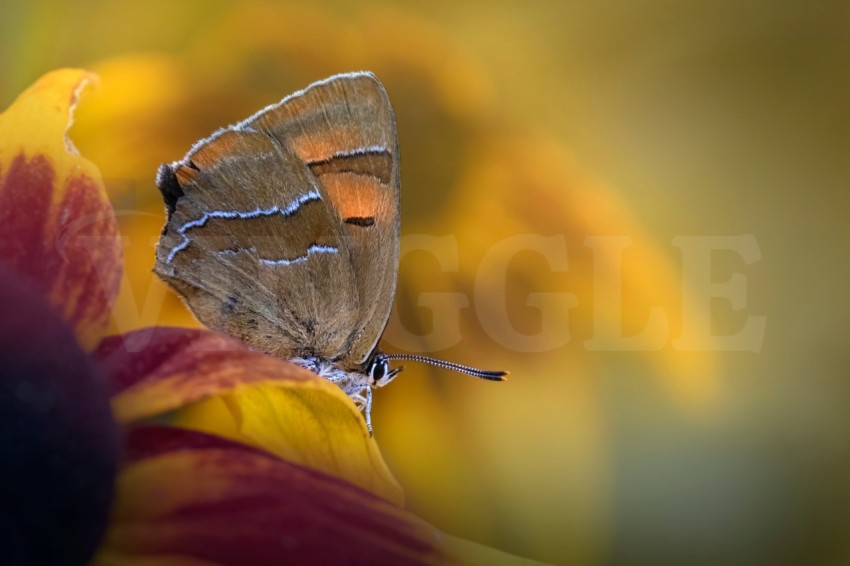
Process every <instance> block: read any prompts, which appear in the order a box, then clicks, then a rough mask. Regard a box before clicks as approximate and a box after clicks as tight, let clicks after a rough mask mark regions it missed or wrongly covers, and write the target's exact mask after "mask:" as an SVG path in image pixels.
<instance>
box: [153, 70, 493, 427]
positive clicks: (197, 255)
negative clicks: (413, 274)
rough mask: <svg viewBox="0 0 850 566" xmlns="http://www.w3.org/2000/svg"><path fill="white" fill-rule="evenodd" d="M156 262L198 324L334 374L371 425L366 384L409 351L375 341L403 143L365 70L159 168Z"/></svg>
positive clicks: (392, 250)
mask: <svg viewBox="0 0 850 566" xmlns="http://www.w3.org/2000/svg"><path fill="white" fill-rule="evenodd" d="M156 184H157V186H158V187H159V189H160V191H161V193H162V197H163V200H164V201H165V207H166V213H167V220H166V224H165V227H164V228H163V232H162V236H161V239H160V241H159V244H158V246H157V250H156V265H155V268H154V271H155V272H156V273H157V275H159V276H160V277H161V278H162V279H163V280H164V281H165V282H167V283H168V284H169V285H170V286H171V287H172V288H173V289H174V290H175V291H177V292H178V293H179V294H180V295H181V296H182V297H183V299H184V300H185V302H186V304H187V305H188V306H189V308H190V309H191V310H192V312H193V313H194V314H195V316H196V317H197V318H198V320H200V321H201V322H202V323H203V324H204V325H206V326H208V327H210V328H213V329H215V330H218V331H221V332H223V333H225V334H229V335H231V336H233V337H235V338H238V339H239V340H241V341H243V342H244V343H246V344H248V345H250V346H252V347H254V348H256V349H259V350H261V351H263V352H266V353H268V354H271V355H275V356H279V357H281V358H286V359H289V360H292V361H293V362H295V363H297V364H299V365H301V366H303V367H306V368H308V369H310V370H312V371H314V372H315V373H317V374H318V375H320V376H322V377H324V378H325V379H328V380H329V381H331V382H333V383H336V384H337V385H339V387H341V388H342V390H343V391H344V392H345V393H346V394H348V395H349V397H351V399H352V400H353V401H354V402H355V403H356V404H357V406H358V408H360V410H362V411H363V412H364V415H365V419H366V423H367V427H368V429H369V432H370V433H371V431H372V422H371V409H372V390H373V388H375V387H383V386H385V385H387V384H388V383H389V382H390V381H392V380H393V378H395V376H396V375H398V373H399V371H401V369H402V368H401V367H399V368H394V369H390V364H389V362H390V361H392V360H412V361H419V362H424V363H429V364H432V365H436V366H439V367H443V368H446V369H451V370H454V371H459V372H462V373H467V374H470V375H473V376H476V377H480V378H483V379H488V380H495V381H500V380H503V379H504V375H505V374H506V372H500V371H486V370H478V369H474V368H470V367H467V366H462V365H460V364H455V363H452V362H446V361H442V360H435V359H432V358H428V357H425V356H418V355H408V354H387V353H383V352H381V351H380V350H379V349H378V342H379V341H380V339H381V336H382V334H383V332H384V328H385V327H386V324H387V320H388V318H389V314H390V309H391V308H392V304H393V300H394V297H395V290H396V279H397V272H398V256H399V233H400V222H399V218H400V215H399V211H400V205H399V189H400V180H399V152H398V135H397V131H396V121H395V115H394V113H393V109H392V106H391V105H390V101H389V97H388V96H387V93H386V90H385V89H384V87H383V85H382V84H381V83H380V81H378V79H377V78H376V77H375V75H373V74H372V73H369V72H358V73H346V74H340V75H335V76H332V77H330V78H327V79H324V80H321V81H318V82H315V83H313V84H311V85H310V86H308V87H307V88H305V89H303V90H300V91H297V92H295V93H293V94H290V95H289V96H287V97H285V98H284V99H283V100H281V101H280V102H278V103H276V104H272V105H270V106H268V107H266V108H264V109H262V110H260V111H259V112H257V113H256V114H254V115H253V116H251V117H249V118H247V119H246V120H243V121H242V122H239V123H237V124H235V125H232V126H229V127H226V128H222V129H219V130H218V131H216V132H215V133H213V134H212V135H211V136H209V137H207V138H205V139H202V140H200V141H198V142H197V143H195V144H194V145H193V146H192V148H191V149H190V150H189V152H188V153H187V154H186V156H185V157H184V158H183V159H181V160H180V161H175V162H174V163H171V164H163V165H162V166H160V168H159V171H158V173H157V178H156Z"/></svg>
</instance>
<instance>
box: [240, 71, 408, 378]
mask: <svg viewBox="0 0 850 566" xmlns="http://www.w3.org/2000/svg"><path fill="white" fill-rule="evenodd" d="M253 123H255V124H256V125H257V126H259V127H260V128H261V129H263V130H267V131H269V132H271V133H272V134H273V135H274V136H275V138H276V139H279V140H281V142H282V143H285V144H286V145H287V146H288V147H290V148H291V149H292V151H293V152H294V153H295V154H296V155H297V156H298V157H299V158H300V159H301V160H302V161H303V162H304V163H305V164H306V165H307V166H308V167H309V169H310V171H311V172H312V173H313V175H314V176H315V177H316V179H317V181H318V182H319V184H320V185H321V187H322V192H323V194H325V195H327V198H328V200H329V201H330V202H332V203H333V208H334V212H335V213H336V219H337V222H338V224H339V226H340V227H341V232H342V237H343V240H344V241H345V243H346V247H347V248H348V251H349V257H350V258H351V261H352V272H353V273H354V277H355V282H356V286H357V293H358V297H359V299H360V300H359V304H360V307H359V311H358V320H357V323H356V324H355V328H354V331H353V333H352V334H351V336H350V343H349V346H348V348H347V351H346V352H345V354H344V356H343V358H341V360H340V362H341V365H343V366H344V367H352V368H353V367H356V366H359V365H360V364H362V363H363V362H364V361H365V360H366V358H367V357H368V356H369V355H370V354H371V352H372V351H373V350H374V349H375V346H376V344H377V342H378V340H379V339H380V337H381V334H382V333H383V331H384V327H385V326H386V323H387V319H388V318H389V314H390V310H391V309H392V305H393V300H394V298H395V289H396V278H397V274H398V253H399V230H400V222H399V218H400V210H399V186H400V183H399V158H398V135H397V131H396V123H395V115H394V113H393V110H392V106H391V105H390V101H389V97H388V96H387V93H386V91H385V90H384V87H383V86H382V85H381V83H380V82H379V81H378V79H377V78H376V77H375V76H374V75H372V74H371V73H350V74H346V75H337V76H335V77H331V78H330V79H327V80H325V81H321V82H319V83H314V84H313V85H311V86H310V87H308V88H307V89H305V90H304V91H302V92H299V93H296V94H294V95H292V96H290V97H288V98H287V99H285V100H284V102H283V103H282V104H280V105H279V106H276V107H274V108H271V109H269V110H268V111H267V112H263V113H262V114H261V115H260V116H259V117H258V118H257V119H256V120H255V121H254V122H253Z"/></svg>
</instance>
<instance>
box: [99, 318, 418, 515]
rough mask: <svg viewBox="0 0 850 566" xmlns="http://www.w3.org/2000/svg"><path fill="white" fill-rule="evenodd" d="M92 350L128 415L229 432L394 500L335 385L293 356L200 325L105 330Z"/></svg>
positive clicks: (393, 486)
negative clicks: (252, 346)
mask: <svg viewBox="0 0 850 566" xmlns="http://www.w3.org/2000/svg"><path fill="white" fill-rule="evenodd" d="M94 355H95V357H96V358H97V359H98V361H99V362H100V365H101V366H102V367H103V368H104V370H105V371H106V372H107V375H108V376H109V378H110V381H111V382H112V384H113V388H114V391H115V392H114V394H113V397H112V408H113V412H114V414H115V417H116V419H117V420H118V421H119V422H122V423H125V424H129V423H134V422H139V421H142V420H147V419H152V418H154V417H158V418H160V419H162V418H163V415H165V414H166V413H168V414H169V415H168V420H169V422H170V423H171V424H175V425H178V426H182V427H185V428H191V429H193V430H199V431H204V432H208V433H211V434H215V435H218V436H222V437H225V438H231V439H234V440H237V441H239V442H242V443H245V444H250V445H252V446H256V447H258V448H262V449H263V450H266V451H268V452H271V453H273V454H277V455H278V456H280V457H281V458H284V459H286V460H288V461H290V462H294V463H296V464H301V465H304V466H309V467H311V468H314V469H316V470H320V471H322V472H325V473H327V474H331V475H335V476H337V477H340V478H343V479H345V480H347V481H349V482H351V483H353V484H355V485H357V486H360V487H362V488H363V489H366V490H368V491H370V492H372V493H374V494H376V495H379V496H380V497H382V498H384V499H386V500H388V501H391V502H393V503H395V504H397V505H401V504H402V502H403V499H404V495H403V492H402V490H401V487H399V484H398V482H396V480H395V478H394V477H393V475H392V474H391V473H390V471H389V469H388V468H387V465H386V463H385V462H384V460H383V457H382V456H381V452H380V450H379V449H378V445H377V444H376V443H375V439H374V438H372V437H371V436H370V435H369V432H368V430H367V429H366V423H365V421H364V420H363V416H362V415H361V413H360V411H358V410H357V408H356V407H355V406H354V404H353V403H352V401H351V400H350V399H349V398H348V396H347V395H345V394H344V393H343V392H342V390H341V389H340V388H339V387H337V386H336V385H334V384H332V383H330V382H329V381H327V380H325V379H322V378H320V377H318V376H317V375H316V374H314V373H312V372H310V371H308V370H306V369H304V368H301V367H299V366H296V365H295V364H292V363H290V362H287V361H284V360H281V359H278V358H274V357H272V356H267V355H265V354H262V353H260V352H256V351H253V350H249V349H248V348H247V347H246V346H244V345H243V344H241V343H240V342H238V341H236V340H233V339H231V338H226V337H224V336H221V335H219V334H215V333H212V332H208V331H204V330H192V329H187V328H150V329H146V330H142V331H138V332H132V333H129V334H126V335H123V336H115V337H110V338H107V339H105V340H104V341H103V342H102V343H101V345H100V346H99V347H98V349H97V350H96V351H95V354H94Z"/></svg>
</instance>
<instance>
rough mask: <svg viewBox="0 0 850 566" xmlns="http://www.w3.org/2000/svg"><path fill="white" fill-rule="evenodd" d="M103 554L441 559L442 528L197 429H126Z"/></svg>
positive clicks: (236, 560) (266, 560) (284, 560)
mask: <svg viewBox="0 0 850 566" xmlns="http://www.w3.org/2000/svg"><path fill="white" fill-rule="evenodd" d="M127 450H128V455H129V462H128V464H127V466H126V467H125V469H124V471H123V472H122V473H121V475H120V476H119V484H118V496H117V502H116V506H115V509H114V514H113V520H112V524H111V526H110V529H109V531H108V533H107V536H106V539H105V541H104V544H103V546H102V548H101V554H100V556H99V559H100V560H99V562H102V563H119V564H120V563H124V562H125V561H129V560H131V559H132V558H134V557H147V558H156V557H169V559H178V558H179V559H199V560H204V561H208V562H210V563H215V564H239V565H242V564H252V565H263V564H443V563H445V561H446V559H447V556H446V555H444V554H443V553H442V551H441V550H440V547H439V541H440V537H441V534H440V533H439V532H438V531H437V530H436V529H434V528H433V527H431V526H430V525H428V524H426V523H424V522H422V521H421V520H419V519H418V518H416V517H414V516H412V515H410V514H408V513H406V512H404V511H402V510H400V509H398V508H397V507H395V506H393V505H392V504H390V503H387V502H386V501H384V500H382V499H380V498H378V497H375V496H373V495H371V494H369V493H368V492H366V491H364V490H361V489H359V488H357V487H355V486H354V485H351V484H349V483H347V482H345V481H342V480H340V479H338V478H335V477H332V476H327V475H324V474H321V473H319V472H316V471H314V470H310V469H308V468H303V467H301V466H297V465H295V464H292V463H289V462H286V461H283V460H280V459H278V458H276V457H274V456H271V455H268V454H266V453H263V452H260V451H258V450H256V449H252V448H249V447H246V446H244V445H240V444H236V443H233V442H230V441H227V440H224V439H221V438H217V437H213V436H209V435H205V434H202V433H198V432H192V431H186V430H180V429H173V428H164V427H142V428H138V429H136V430H133V431H131V432H130V433H129V434H128V436H127Z"/></svg>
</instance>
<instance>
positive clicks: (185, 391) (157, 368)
mask: <svg viewBox="0 0 850 566" xmlns="http://www.w3.org/2000/svg"><path fill="white" fill-rule="evenodd" d="M94 357H95V358H96V359H98V360H99V361H100V362H101V365H102V366H103V367H104V369H105V370H106V372H107V374H108V375H109V377H110V380H111V382H112V385H113V388H114V390H113V398H112V406H113V411H114V412H115V416H116V419H118V420H119V421H120V422H125V423H128V422H134V421H138V420H140V419H145V418H149V417H153V416H156V415H160V414H162V413H165V412H167V411H171V410H174V409H178V408H180V407H184V406H186V405H188V404H190V403H193V402H195V401H199V400H201V399H206V398H209V397H211V396H213V395H216V394H220V393H225V392H228V391H231V390H232V389H234V388H235V387H236V386H238V385H245V384H251V383H261V382H274V381H280V380H287V381H296V382H306V381H312V380H313V379H317V378H316V376H315V375H313V374H312V373H311V372H309V371H307V370H305V369H302V368H299V367H296V366H294V365H292V364H285V362H282V361H281V360H279V359H277V358H272V357H270V356H267V355H265V354H263V353H261V352H257V351H254V350H250V349H248V348H247V347H246V346H245V345H244V344H242V343H241V342H238V341H237V340H234V339H232V338H228V337H226V336H222V335H220V334H216V333H213V332H210V331H207V330H198V329H189V328H166V327H152V328H147V329H144V330H138V331H136V332H130V333H128V334H125V335H122V336H110V337H107V338H105V339H104V340H103V341H102V342H101V344H100V345H99V346H98V348H97V349H96V350H95V351H94ZM283 364H285V365H284V367H283V369H281V366H282V365H283Z"/></svg>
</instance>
